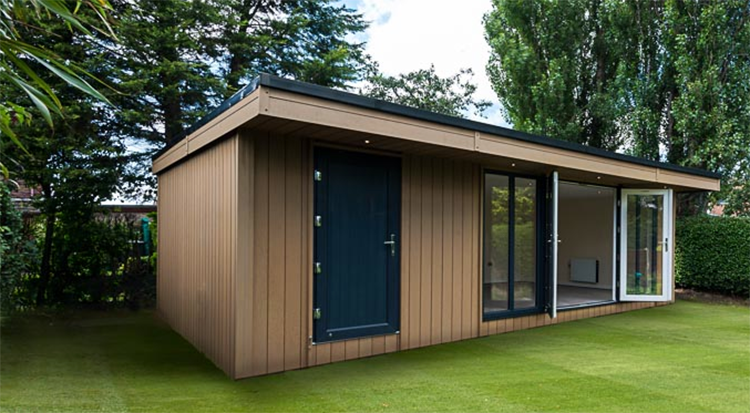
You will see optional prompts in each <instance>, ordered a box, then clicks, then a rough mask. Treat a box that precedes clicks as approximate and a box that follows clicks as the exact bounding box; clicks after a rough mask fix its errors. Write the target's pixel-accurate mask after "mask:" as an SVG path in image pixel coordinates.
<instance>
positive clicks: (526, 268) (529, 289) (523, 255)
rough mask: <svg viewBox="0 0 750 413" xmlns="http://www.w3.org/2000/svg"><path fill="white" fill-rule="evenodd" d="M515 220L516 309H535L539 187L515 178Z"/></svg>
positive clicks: (534, 183)
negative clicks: (537, 198)
mask: <svg viewBox="0 0 750 413" xmlns="http://www.w3.org/2000/svg"><path fill="white" fill-rule="evenodd" d="M515 183H516V187H515V189H516V190H515V194H514V197H513V202H514V204H515V205H514V214H513V215H514V218H513V232H514V234H513V235H514V237H513V255H514V260H513V264H514V265H513V293H514V294H513V308H515V309H521V308H534V307H536V278H537V277H536V262H537V259H536V258H537V257H536V250H537V240H536V233H537V222H536V221H537V220H536V218H537V217H536V216H537V211H536V209H537V202H536V192H537V185H536V180H535V179H526V178H516V179H515Z"/></svg>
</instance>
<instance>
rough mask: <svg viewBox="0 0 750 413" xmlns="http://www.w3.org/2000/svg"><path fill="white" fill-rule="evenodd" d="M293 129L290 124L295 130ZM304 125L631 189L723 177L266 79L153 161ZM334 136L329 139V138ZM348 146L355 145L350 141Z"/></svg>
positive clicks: (715, 184)
mask: <svg viewBox="0 0 750 413" xmlns="http://www.w3.org/2000/svg"><path fill="white" fill-rule="evenodd" d="M290 125H291V126H290ZM305 127H315V128H316V129H318V130H319V129H321V128H324V129H330V130H337V131H341V132H342V133H339V134H338V136H340V137H341V139H340V140H342V141H344V142H345V141H347V139H346V138H344V136H345V135H347V134H348V135H351V136H372V137H382V138H383V143H382V146H383V148H384V149H389V148H390V149H394V150H398V148H407V147H410V145H411V147H417V146H421V147H430V148H433V149H432V150H433V152H434V153H440V154H442V155H445V156H458V157H469V158H474V159H483V160H486V161H488V162H489V163H492V162H493V160H496V161H499V160H505V161H507V162H513V166H515V163H519V164H524V163H525V164H528V165H537V166H538V167H540V166H544V167H546V168H547V169H549V170H552V169H561V170H565V171H568V172H569V173H570V174H571V175H572V176H574V175H576V174H585V175H591V176H594V175H595V176H597V179H598V177H600V176H606V177H609V178H610V179H609V180H610V181H612V180H613V179H614V178H621V179H623V180H625V181H626V182H628V183H630V184H635V183H642V184H646V185H651V186H668V187H675V188H677V189H679V190H707V191H716V190H719V186H720V175H719V174H716V173H713V172H708V171H704V170H700V169H695V168H686V167H681V166H678V165H672V164H667V163H661V162H655V161H651V160H647V159H643V158H637V157H633V156H628V155H624V154H619V153H614V152H609V151H604V150H601V149H598V148H592V147H588V146H584V145H578V144H573V143H569V142H564V141H560V140H556V139H551V138H547V137H543V136H537V135H531V134H526V133H523V132H518V131H514V130H512V129H507V128H502V127H497V126H493V125H488V124H485V123H481V122H475V121H470V120H467V119H461V118H455V117H450V116H445V115H440V114H435V113H431V112H426V111H422V110H418V109H413V108H409V107H405V106H401V105H395V104H392V103H388V102H383V101H379V100H375V99H370V98H365V97H362V96H359V95H354V94H351V93H346V92H341V91H337V90H333V89H329V88H325V87H321V86H316V85H310V84H306V83H302V82H296V81H291V80H286V79H281V78H278V77H275V76H270V75H262V76H260V77H259V78H258V79H256V81H255V82H253V84H252V85H249V86H248V88H246V89H243V90H242V91H240V92H238V94H237V95H235V96H234V97H232V98H231V99H230V100H229V101H227V102H225V104H223V105H222V107H220V108H219V110H217V111H214V113H212V114H211V115H209V117H208V118H207V119H204V120H202V121H201V122H199V123H198V124H197V125H196V126H195V127H194V128H193V129H192V130H191V131H189V133H188V134H186V136H184V137H183V138H182V139H180V140H177V141H176V142H173V143H172V144H171V145H170V146H168V147H167V148H165V149H164V150H162V151H161V152H160V153H158V154H157V155H156V156H155V157H154V161H153V172H154V173H156V174H158V173H160V172H162V171H164V170H166V169H167V168H169V167H171V166H173V165H175V164H177V163H178V162H180V161H182V160H183V159H186V158H188V157H190V156H191V155H192V154H194V153H196V152H198V151H200V150H201V149H203V148H205V147H206V146H207V145H210V144H211V143H212V142H215V141H217V140H219V139H221V138H223V137H225V136H229V135H231V134H232V133H234V132H236V131H237V130H239V129H241V128H242V129H254V128H258V129H266V130H269V129H270V130H273V129H279V130H280V131H281V134H285V133H292V132H294V131H296V132H297V133H300V132H299V131H300V130H304V128H305ZM329 135H330V134H329ZM349 140H350V141H351V139H349Z"/></svg>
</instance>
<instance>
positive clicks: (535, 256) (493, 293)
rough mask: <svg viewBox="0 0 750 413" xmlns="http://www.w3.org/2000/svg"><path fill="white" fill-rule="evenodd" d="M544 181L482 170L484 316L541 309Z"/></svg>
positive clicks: (525, 312) (493, 316) (507, 314)
mask: <svg viewBox="0 0 750 413" xmlns="http://www.w3.org/2000/svg"><path fill="white" fill-rule="evenodd" d="M544 203H545V202H544V183H543V181H541V180H539V179H537V178H533V177H523V176H516V175H510V174H502V173H494V172H487V173H485V175H484V224H483V225H484V250H483V261H484V265H483V276H482V277H483V282H482V302H483V317H484V319H485V320H489V319H496V318H503V317H509V316H515V315H522V314H530V313H536V312H539V311H540V309H541V307H542V304H543V301H544V294H543V292H544V289H543V288H542V284H543V279H542V278H541V277H540V275H541V274H542V269H543V268H544V252H543V248H542V247H541V245H542V243H541V242H540V241H541V240H542V239H543V237H544V209H543V205H544Z"/></svg>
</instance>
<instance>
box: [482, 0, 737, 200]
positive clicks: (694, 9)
mask: <svg viewBox="0 0 750 413" xmlns="http://www.w3.org/2000/svg"><path fill="white" fill-rule="evenodd" d="M749 13H750V3H748V2H747V1H741V0H735V1H726V2H686V1H680V0H674V1H667V2H653V1H648V0H638V1H633V2H617V1H610V0H574V1H546V2H522V1H518V0H495V1H494V5H493V10H492V11H491V12H490V13H488V14H487V15H486V16H485V20H484V24H485V33H486V38H487V41H488V43H489V44H490V47H491V49H492V53H491V58H490V61H489V63H488V66H487V70H488V73H489V75H490V79H491V81H492V84H493V87H494V89H495V91H496V92H497V94H498V96H499V98H500V101H501V103H502V104H503V106H504V108H505V110H506V117H507V118H508V120H509V121H510V122H512V123H513V124H514V126H515V127H516V128H518V129H521V130H525V131H529V132H534V133H542V134H547V135H549V136H552V137H555V138H560V139H564V140H568V141H573V142H578V143H582V144H587V145H592V146H597V147H602V148H605V149H609V150H615V149H625V150H626V151H627V152H629V153H632V154H634V155H637V156H642V157H646V158H648V159H653V160H666V161H669V162H672V163H676V164H680V165H686V166H694V167H699V168H704V169H709V170H712V171H717V172H721V173H722V174H723V175H724V180H723V190H722V192H721V193H719V194H714V201H715V200H717V199H721V198H726V199H730V200H732V201H731V204H732V205H738V206H741V205H745V206H746V208H745V209H746V212H745V213H748V214H750V211H748V210H747V209H750V198H747V196H748V195H747V191H744V192H743V191H740V190H738V188H743V187H746V186H747V177H748V176H750V166H749V165H748V163H749V161H748V159H749V158H750V153H749V151H750V76H748V74H749V73H750V59H748V55H750V27H749V26H748V24H747V23H748V22H747V20H748V14H749ZM743 194H744V195H743ZM737 198H739V199H737ZM705 203H706V199H705V196H690V197H687V198H683V199H682V202H680V211H681V213H689V212H690V211H693V212H695V211H705V209H706V205H705Z"/></svg>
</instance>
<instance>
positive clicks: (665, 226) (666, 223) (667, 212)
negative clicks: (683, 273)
mask: <svg viewBox="0 0 750 413" xmlns="http://www.w3.org/2000/svg"><path fill="white" fill-rule="evenodd" d="M628 195H663V196H664V207H663V219H662V221H663V222H662V240H661V243H662V252H661V253H662V291H661V294H660V295H642V294H628V292H627V267H628V245H627V244H628V225H627V222H628V221H627V216H628V215H627V214H628V202H627V197H628ZM620 199H621V206H620V226H621V227H620V301H670V300H671V299H672V280H673V277H672V251H673V250H674V239H672V225H673V222H674V217H673V215H672V190H671V189H623V190H622V191H621V196H620Z"/></svg>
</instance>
